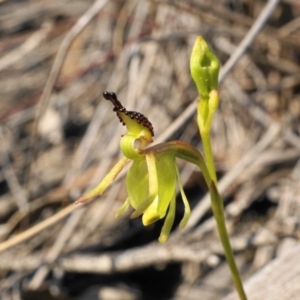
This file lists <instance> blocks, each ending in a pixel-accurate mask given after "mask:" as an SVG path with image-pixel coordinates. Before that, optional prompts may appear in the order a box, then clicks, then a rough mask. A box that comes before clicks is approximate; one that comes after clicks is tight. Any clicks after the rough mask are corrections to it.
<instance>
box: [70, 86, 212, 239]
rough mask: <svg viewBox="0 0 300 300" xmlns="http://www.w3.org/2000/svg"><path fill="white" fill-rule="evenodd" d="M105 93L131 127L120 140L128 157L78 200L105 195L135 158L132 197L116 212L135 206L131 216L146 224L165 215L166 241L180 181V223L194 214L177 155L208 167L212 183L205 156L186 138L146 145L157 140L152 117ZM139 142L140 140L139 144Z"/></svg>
mask: <svg viewBox="0 0 300 300" xmlns="http://www.w3.org/2000/svg"><path fill="white" fill-rule="evenodd" d="M103 96H104V98H105V99H107V100H109V101H111V102H112V103H113V105H114V109H113V111H115V112H116V114H117V116H118V118H119V119H120V121H121V123H122V124H123V125H125V126H126V127H127V130H128V131H127V133H126V134H124V135H123V136H122V138H121V142H120V148H121V150H122V152H123V154H124V157H123V158H122V159H121V160H120V161H119V162H118V163H117V164H116V165H115V166H114V167H113V168H112V170H111V171H110V172H109V173H108V174H107V175H106V176H105V178H104V179H103V180H102V181H101V182H100V184H99V185H98V186H96V187H95V188H94V189H93V190H91V191H90V192H88V193H87V194H85V195H83V196H82V197H81V198H79V199H78V200H77V201H76V203H84V202H87V201H88V200H90V199H92V198H94V197H96V196H99V195H101V194H102V193H103V192H104V191H105V190H106V188H107V187H108V186H109V185H110V184H111V183H112V182H113V180H114V179H115V178H116V176H117V175H118V174H119V173H120V172H121V170H122V169H123V168H124V166H125V165H126V164H127V163H128V162H129V161H132V165H131V167H130V169H129V171H128V173H127V177H126V187H127V192H128V197H127V199H126V201H125V202H124V204H123V205H122V206H121V208H120V209H119V210H118V212H117V214H116V216H117V217H119V216H120V215H122V214H123V213H124V212H125V211H127V209H128V208H129V207H132V208H133V209H134V212H133V214H132V215H131V217H132V218H136V217H139V216H141V215H142V222H143V224H144V225H145V226H147V225H150V224H152V223H153V222H155V221H157V220H159V219H163V218H165V221H164V225H163V227H162V230H161V234H160V237H159V241H160V242H161V243H163V242H165V241H166V240H167V239H168V236H169V233H170V231H171V228H172V225H173V223H174V218H175V210H176V194H177V191H176V187H177V185H178V186H179V190H180V193H181V197H182V200H183V203H184V207H185V211H184V216H183V218H182V220H181V222H180V225H179V227H180V228H183V227H185V225H186V224H187V222H188V219H189V217H190V206H189V202H188V200H187V197H186V195H185V193H184V190H183V187H182V183H181V181H180V177H179V171H178V168H177V164H176V158H181V159H185V160H187V161H189V162H192V163H194V164H196V165H198V166H199V167H200V168H201V169H203V168H204V172H203V174H204V177H205V178H206V180H207V182H208V183H210V182H211V180H210V177H209V174H208V171H207V168H206V166H205V163H204V161H203V158H202V156H201V154H200V153H199V152H198V151H197V150H196V149H195V148H193V147H192V146H190V145H189V144H187V143H185V142H182V141H173V142H168V143H162V144H158V145H155V146H152V147H149V148H146V146H148V145H149V144H150V143H151V142H152V141H153V136H154V130H153V127H152V124H151V123H150V121H149V120H148V119H147V118H146V117H145V116H144V115H142V114H140V113H138V112H134V111H127V110H126V109H125V108H124V107H123V106H122V104H121V102H120V101H119V100H118V99H117V96H116V94H115V93H109V92H104V93H103ZM137 144H139V145H138V147H137V146H136V145H137ZM199 162H200V163H199Z"/></svg>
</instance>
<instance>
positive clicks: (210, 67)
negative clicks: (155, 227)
mask: <svg viewBox="0 0 300 300" xmlns="http://www.w3.org/2000/svg"><path fill="white" fill-rule="evenodd" d="M219 68H220V63H219V60H218V58H217V57H216V56H215V54H214V53H213V52H212V51H211V49H210V47H209V46H208V44H207V43H206V42H205V40H204V39H203V38H202V37H201V36H198V37H197V39H196V42H195V45H194V47H193V51H192V55H191V60H190V69H191V75H192V78H193V80H194V82H195V84H196V86H197V90H198V93H199V101H198V102H197V122H198V127H199V132H200V136H201V140H202V145H203V151H204V159H203V157H202V155H201V153H200V152H199V151H198V150H197V149H195V148H194V147H192V146H191V145H189V144H188V143H186V142H183V141H172V142H166V143H162V144H157V145H154V146H149V144H150V143H152V141H153V136H154V131H153V127H152V124H151V123H150V121H149V120H148V119H147V118H146V117H145V116H144V115H142V114H140V113H138V112H134V111H127V110H126V109H125V108H124V107H123V106H122V104H121V103H120V101H119V100H118V99H117V96H116V94H115V93H110V92H104V93H103V96H104V98H105V99H107V100H109V101H111V102H112V103H113V105H114V109H113V110H114V111H115V112H116V114H117V116H118V118H119V120H120V121H121V123H123V125H125V126H126V128H127V133H126V134H125V135H123V136H122V138H121V142H120V148H121V151H122V152H123V154H124V157H123V158H122V159H121V160H120V161H119V162H118V163H117V164H116V165H115V166H114V167H113V168H112V169H111V171H110V172H109V173H108V174H107V175H106V176H105V177H104V179H103V180H102V181H101V182H100V183H99V185H98V186H96V187H95V188H94V189H93V190H91V191H90V192H88V193H87V194H85V195H83V196H82V197H81V198H79V199H78V200H77V201H76V202H77V203H84V202H87V201H89V200H90V199H92V198H94V197H96V196H99V195H101V194H102V193H103V192H104V191H105V190H106V188H107V187H108V186H109V185H110V184H111V183H112V182H113V180H114V179H115V178H116V176H117V175H118V174H119V173H120V172H121V170H122V169H123V168H124V166H125V165H126V164H127V163H129V162H131V167H130V169H129V171H128V173H127V177H126V186H127V191H128V197H127V199H126V200H125V202H124V204H123V205H122V206H121V208H120V209H119V211H118V212H117V216H120V215H121V214H123V213H124V212H125V211H126V210H127V209H128V208H129V207H130V206H131V207H132V208H133V209H134V212H133V213H132V217H133V218H135V217H139V216H141V215H142V221H143V224H144V225H149V224H151V223H153V222H155V221H157V220H159V219H162V218H165V221H164V225H163V227H162V230H161V234H160V237H159V241H160V242H161V243H163V242H165V241H166V240H167V239H168V236H169V233H170V231H171V228H172V225H173V222H174V217H175V208H176V185H177V184H178V186H179V190H180V193H181V197H182V200H183V203H184V207H185V212H184V216H183V218H182V220H181V222H180V225H179V226H180V228H183V227H184V226H185V225H186V224H187V222H188V219H189V216H190V207H189V203H188V200H187V198H186V196H185V194H184V191H183V188H182V184H181V181H180V177H179V172H178V168H177V165H176V158H180V159H184V160H186V161H188V162H190V163H193V164H195V165H197V166H198V167H199V168H200V170H201V171H202V174H203V177H204V179H205V182H206V184H207V186H208V189H209V192H210V196H211V207H212V212H213V215H214V218H215V220H216V224H217V229H218V232H219V236H220V240H221V243H222V245H223V249H224V254H225V257H226V260H227V263H228V266H229V268H230V271H231V275H232V278H233V281H234V284H235V287H236V290H237V292H238V294H239V297H240V299H242V300H247V296H246V294H245V292H244V288H243V284H242V281H241V277H240V274H239V271H238V269H237V266H236V263H235V259H234V255H233V252H232V248H231V245H230V240H229V236H228V233H227V229H226V225H225V217H224V208H223V200H222V198H221V196H220V194H219V192H218V188H217V176H216V171H215V165H214V159H213V153H212V148H211V141H210V128H211V123H212V119H213V116H214V113H215V111H216V109H217V108H218V105H219V95H218V91H217V88H218V74H219Z"/></svg>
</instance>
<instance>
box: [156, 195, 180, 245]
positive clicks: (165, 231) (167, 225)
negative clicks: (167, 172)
mask: <svg viewBox="0 0 300 300" xmlns="http://www.w3.org/2000/svg"><path fill="white" fill-rule="evenodd" d="M175 208H176V194H175V193H174V195H173V197H172V199H171V202H170V207H169V211H168V214H167V217H166V219H165V222H164V225H163V228H162V229H161V233H160V236H159V238H158V240H159V242H160V243H164V242H165V241H166V240H167V239H168V237H169V234H170V231H171V229H172V226H173V223H174V218H175Z"/></svg>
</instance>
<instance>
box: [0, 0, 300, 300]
mask: <svg viewBox="0 0 300 300" xmlns="http://www.w3.org/2000/svg"><path fill="white" fill-rule="evenodd" d="M265 5H266V1H260V0H256V1H255V0H213V1H207V0H198V1H195V0H194V1H193V0H188V1H180V0H177V1H176V0H174V1H172V0H170V1H160V0H151V1H150V0H149V1H148V0H139V1H138V0H127V1H125V0H124V1H122V0H111V1H105V0H102V1H100V0H98V1H96V2H93V1H89V0H72V1H68V0H60V1H58V0H52V1H49V0H35V1H30V0H22V1H21V0H14V1H13V0H1V1H0V122H1V125H0V154H1V155H0V168H1V172H0V222H1V224H0V241H1V242H4V241H6V240H9V239H11V238H14V239H15V241H17V242H16V243H15V245H14V246H13V247H9V248H8V247H7V248H5V249H6V251H2V253H0V294H1V299H30V300H31V299H82V300H85V299H92V300H93V299H101V300H115V299H116V300H117V299H120V300H137V299H146V300H147V299H149V300H150V299H157V300H160V299H178V300H179V299H184V300H192V299H208V300H210V299H221V298H222V297H223V296H226V295H227V294H228V293H230V292H231V291H232V289H233V286H232V282H231V278H230V274H229V270H228V268H227V265H226V263H225V261H224V256H223V254H222V253H223V252H222V247H221V245H220V243H219V240H218V235H217V232H216V230H215V224H214V221H213V219H212V214H211V210H210V206H209V199H208V198H207V197H205V194H206V191H207V190H206V187H205V184H204V181H203V178H202V175H201V174H200V172H198V170H197V169H196V168H194V167H193V166H191V165H187V164H185V163H183V162H182V161H178V163H179V167H180V171H181V178H182V180H183V182H184V186H185V191H186V193H187V196H188V198H189V200H190V204H191V207H192V208H193V212H192V217H191V219H190V222H189V224H188V228H187V229H185V230H184V231H178V230H177V228H176V227H177V226H174V229H173V232H172V234H171V236H170V239H169V241H168V242H167V243H165V244H163V245H161V244H159V243H158V242H157V238H158V236H159V233H160V229H161V226H162V222H156V223H155V224H154V225H151V226H149V227H146V228H145V227H143V226H142V223H141V220H140V219H139V218H138V219H134V220H131V219H130V213H128V214H125V215H124V216H122V217H121V218H119V219H115V217H114V215H115V213H116V211H117V209H118V208H119V207H120V205H122V203H123V202H124V200H125V199H126V189H125V185H124V180H123V179H124V176H123V175H121V176H120V180H117V181H116V182H115V183H114V184H113V185H112V187H111V188H110V189H109V190H108V191H107V192H106V193H105V194H104V195H103V196H102V197H101V198H98V199H96V200H95V201H93V202H91V203H89V204H88V205H85V206H80V207H79V206H78V208H77V209H76V210H70V211H67V210H68V207H70V206H69V205H70V204H71V203H73V202H74V200H75V199H76V198H77V197H79V196H80V195H82V193H84V192H85V191H86V190H88V189H90V188H91V187H93V186H95V184H96V183H98V182H99V181H100V180H101V179H102V178H103V176H104V175H105V174H106V173H107V171H108V170H109V169H110V168H111V166H112V165H113V164H114V163H116V161H117V160H118V159H119V157H120V150H119V141H120V137H121V135H122V134H124V133H125V132H126V130H125V128H124V127H123V126H122V125H121V124H120V123H119V121H118V120H117V118H116V116H115V113H114V112H112V105H111V104H110V103H108V102H107V101H105V100H104V99H103V97H102V93H103V91H105V90H107V91H113V92H115V93H117V95H118V98H119V99H120V101H121V102H122V104H123V105H124V106H125V107H126V108H127V109H128V110H135V111H139V112H141V113H142V114H144V115H146V116H147V117H148V118H149V120H150V121H151V123H152V124H153V127H154V131H155V141H157V142H162V141H168V140H174V139H175V140H176V139H180V140H184V141H187V142H190V143H191V144H192V145H194V146H195V147H198V148H199V149H201V142H200V138H199V133H198V130H197V125H196V121H195V116H196V114H195V108H196V100H197V91H196V87H195V85H194V83H193V82H192V80H191V77H190V73H189V56H190V53H191V49H192V46H193V43H194V41H195V38H196V36H197V35H202V36H203V37H204V38H205V39H206V40H207V42H208V43H209V44H210V46H211V47H212V49H213V50H214V52H215V53H216V55H217V56H218V57H219V58H220V60H221V63H222V65H224V64H225V63H226V61H227V60H228V59H229V57H230V56H231V55H232V54H233V53H234V51H235V50H236V49H237V47H238V46H239V44H240V42H241V40H242V39H243V37H244V36H245V35H246V34H247V33H248V31H249V29H250V28H251V26H252V24H253V23H254V22H255V20H257V17H258V15H259V14H260V12H261V11H262V9H263V8H264V6H265ZM299 63H300V2H299V1H298V0H285V1H281V2H280V3H279V4H278V5H277V7H276V9H275V10H274V11H273V13H272V14H271V17H270V18H269V19H268V20H267V24H266V26H265V27H264V28H263V30H262V31H261V32H260V33H259V34H258V36H257V38H256V39H255V41H254V42H253V43H252V44H251V46H250V47H248V49H247V51H246V52H245V54H244V55H243V56H242V58H241V59H240V60H239V61H238V62H237V63H236V65H235V66H234V68H233V69H232V71H231V72H230V73H229V74H228V75H227V77H226V78H225V80H223V82H222V84H221V85H220V89H219V91H220V108H219V110H218V112H217V113H216V115H215V118H214V122H213V128H212V144H213V151H214V155H215V160H216V166H217V170H218V176H219V178H220V180H221V181H220V188H221V190H222V195H223V196H224V199H225V206H226V216H227V221H228V223H227V225H228V230H229V232H230V236H231V240H232V244H233V249H234V252H235V254H236V258H237V262H238V265H239V268H240V270H241V273H242V277H243V278H244V279H247V278H249V277H251V275H252V274H253V273H255V272H256V271H257V270H259V269H261V268H262V267H263V266H265V265H266V264H268V263H269V262H270V261H271V260H272V259H274V258H275V257H277V256H278V255H279V253H280V252H283V251H285V249H288V248H290V247H292V246H293V245H295V244H296V243H297V240H298V239H299V228H300V186H299V179H300V160H299V159H300V64H299ZM62 211H63V212H65V213H64V215H62V216H61V215H59V212H62ZM182 215H183V205H182V203H181V200H180V197H179V198H178V205H177V214H176V221H175V223H176V224H175V225H178V223H179V221H180V219H181V218H182ZM47 222H48V223H47ZM39 226H40V227H39ZM29 228H35V230H36V231H35V232H34V233H32V232H31V231H29V230H28V229H29ZM20 234H21V237H22V238H21V239H20V240H18V237H20ZM1 245H3V244H0V249H1Z"/></svg>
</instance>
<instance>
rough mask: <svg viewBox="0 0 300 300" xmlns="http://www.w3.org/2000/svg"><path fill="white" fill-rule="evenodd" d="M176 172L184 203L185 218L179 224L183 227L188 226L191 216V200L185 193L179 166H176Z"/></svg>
mask: <svg viewBox="0 0 300 300" xmlns="http://www.w3.org/2000/svg"><path fill="white" fill-rule="evenodd" d="M176 172H177V178H178V179H177V180H178V185H179V190H180V194H181V198H182V201H183V205H184V215H183V218H182V220H181V221H180V224H179V228H180V229H182V228H184V227H185V226H186V224H187V222H188V220H189V218H190V215H191V208H190V204H189V201H188V199H187V197H186V195H185V192H184V190H183V186H182V182H181V179H180V175H179V171H178V168H176Z"/></svg>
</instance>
